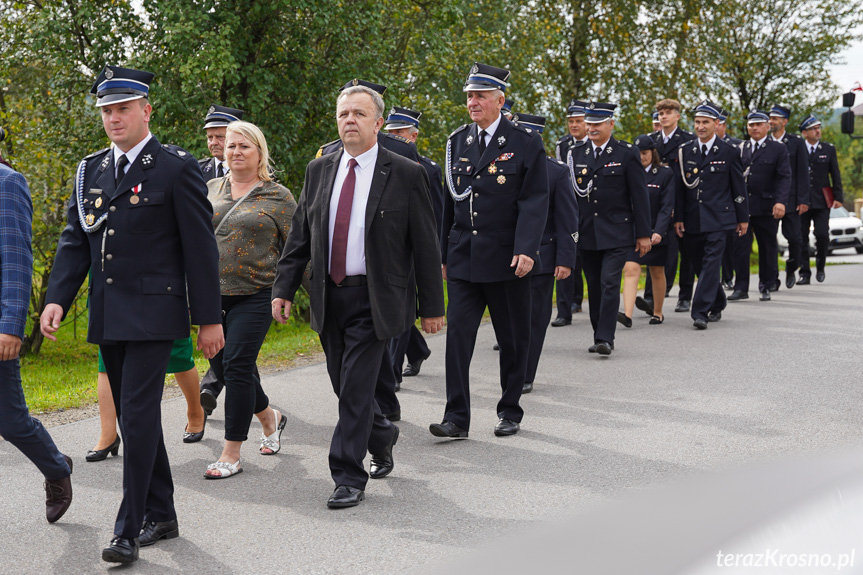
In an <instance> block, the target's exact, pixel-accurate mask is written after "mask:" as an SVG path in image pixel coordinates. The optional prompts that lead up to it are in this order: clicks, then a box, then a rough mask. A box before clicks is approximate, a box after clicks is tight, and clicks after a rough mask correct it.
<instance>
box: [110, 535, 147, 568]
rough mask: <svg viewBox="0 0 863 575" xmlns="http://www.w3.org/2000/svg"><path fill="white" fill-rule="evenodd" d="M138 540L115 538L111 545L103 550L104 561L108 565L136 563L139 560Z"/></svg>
mask: <svg viewBox="0 0 863 575" xmlns="http://www.w3.org/2000/svg"><path fill="white" fill-rule="evenodd" d="M138 547H139V546H138V539H137V538H136V539H126V538H125V537H114V538H113V539H111V544H110V545H109V546H108V547H105V548H104V549H102V561H107V562H108V563H134V562H135V561H137V560H138Z"/></svg>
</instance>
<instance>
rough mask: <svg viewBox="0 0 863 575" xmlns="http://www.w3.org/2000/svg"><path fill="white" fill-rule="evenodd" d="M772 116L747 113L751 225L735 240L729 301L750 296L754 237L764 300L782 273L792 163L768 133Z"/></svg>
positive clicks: (745, 169) (745, 171) (746, 174)
mask: <svg viewBox="0 0 863 575" xmlns="http://www.w3.org/2000/svg"><path fill="white" fill-rule="evenodd" d="M768 119H769V117H768V115H767V113H766V112H763V111H761V110H754V111H752V112H750V113H749V114H748V115H747V116H746V123H747V129H748V130H749V138H750V139H749V140H746V141H745V142H743V147H742V148H741V151H740V157H741V159H742V160H743V175H744V179H745V180H746V190H747V193H748V197H749V229H748V230H746V233H745V234H743V235H741V236H739V237H738V238H737V239H735V240H734V247H733V248H732V249H733V250H734V253H733V258H734V276H735V277H734V292H733V293H732V294H731V295H730V296H728V301H739V300H743V299H747V298H748V297H749V255H750V254H751V253H752V237H753V235H754V236H755V239H756V240H758V291H759V292H760V293H761V296H760V297H759V298H758V299H760V300H761V301H770V287H771V286H772V285H773V284H774V283H775V282H776V279H777V278H778V277H779V260H778V258H779V244H778V242H777V241H776V233H777V232H778V231H779V220H781V219H782V218H783V216H785V213H786V209H785V205H786V203H787V202H788V195H789V193H790V192H791V165H790V163H789V161H788V150H787V149H786V147H785V146H784V145H783V144H780V143H779V142H776V141H775V140H773V139H771V138H768V137H767V130H768V127H769V126H768V124H767V121H768Z"/></svg>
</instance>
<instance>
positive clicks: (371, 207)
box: [366, 148, 390, 239]
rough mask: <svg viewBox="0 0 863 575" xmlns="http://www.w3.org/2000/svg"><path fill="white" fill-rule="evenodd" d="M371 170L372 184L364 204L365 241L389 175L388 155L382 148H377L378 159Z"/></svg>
mask: <svg viewBox="0 0 863 575" xmlns="http://www.w3.org/2000/svg"><path fill="white" fill-rule="evenodd" d="M372 169H373V170H374V173H373V174H372V184H371V186H369V199H368V202H366V239H368V237H369V230H370V229H371V227H372V223H374V221H375V214H376V213H377V211H378V204H380V203H381V196H383V195H384V187H385V186H386V183H387V179H388V178H389V175H390V155H389V152H388V151H386V150H385V149H384V148H378V159H377V161H376V162H375V165H374V166H372Z"/></svg>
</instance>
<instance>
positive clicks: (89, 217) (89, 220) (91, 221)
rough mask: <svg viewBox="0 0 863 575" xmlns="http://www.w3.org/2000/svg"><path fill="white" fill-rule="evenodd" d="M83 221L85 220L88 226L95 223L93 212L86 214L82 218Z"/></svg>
mask: <svg viewBox="0 0 863 575" xmlns="http://www.w3.org/2000/svg"><path fill="white" fill-rule="evenodd" d="M84 221H85V222H87V225H88V226H92V225H93V224H94V223H96V216H94V215H93V214H87V217H85V218H84Z"/></svg>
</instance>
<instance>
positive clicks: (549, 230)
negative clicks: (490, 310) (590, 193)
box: [516, 114, 578, 393]
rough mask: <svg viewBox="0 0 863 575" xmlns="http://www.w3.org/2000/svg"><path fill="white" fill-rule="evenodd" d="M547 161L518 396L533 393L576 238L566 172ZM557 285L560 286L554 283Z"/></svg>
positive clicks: (540, 125)
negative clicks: (542, 226)
mask: <svg viewBox="0 0 863 575" xmlns="http://www.w3.org/2000/svg"><path fill="white" fill-rule="evenodd" d="M516 121H517V122H518V123H519V124H520V125H522V126H527V127H528V128H531V129H533V130H536V131H537V132H539V133H540V134H541V133H542V132H543V130H544V129H545V118H544V117H542V116H533V115H530V114H518V115H517V116H516ZM546 161H547V162H548V216H546V220H545V229H544V230H543V232H542V240H540V245H539V261H538V262H537V264H536V265H534V266H533V270H531V272H530V347H529V348H528V353H527V370H526V372H525V377H524V387H523V389H522V393H530V392H531V391H533V381H534V379H535V378H536V369H537V367H538V366H539V357H540V355H541V354H542V345H543V343H544V342H545V332H546V330H547V329H548V320H550V319H551V308H552V302H551V300H552V295H551V294H552V292H553V291H554V280H555V279H556V280H558V282H560V280H564V279H566V278H567V277H568V276H569V274H571V273H572V268H573V266H574V265H575V246H576V243H575V242H576V239H577V238H578V206H577V205H576V203H575V194H574V193H573V191H572V182H571V181H570V179H569V169H568V168H567V167H566V164H565V163H563V162H561V161H560V160H555V159H554V158H552V157H550V156H547V157H546ZM558 285H560V283H558Z"/></svg>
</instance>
